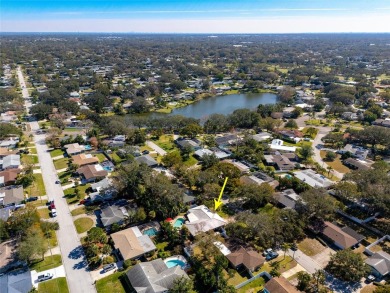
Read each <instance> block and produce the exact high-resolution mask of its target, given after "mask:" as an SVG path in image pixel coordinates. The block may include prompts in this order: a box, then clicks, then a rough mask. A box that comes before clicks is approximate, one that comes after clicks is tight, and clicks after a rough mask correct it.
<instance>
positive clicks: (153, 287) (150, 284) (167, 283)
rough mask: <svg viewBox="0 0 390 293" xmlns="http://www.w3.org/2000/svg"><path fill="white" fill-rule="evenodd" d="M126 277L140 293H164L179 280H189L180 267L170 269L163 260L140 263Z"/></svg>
mask: <svg viewBox="0 0 390 293" xmlns="http://www.w3.org/2000/svg"><path fill="white" fill-rule="evenodd" d="M126 275H127V277H128V278H129V281H130V283H131V285H132V286H133V288H134V289H135V291H136V292H138V293H163V292H166V291H168V290H169V289H170V288H171V287H172V285H173V282H174V281H175V280H176V279H177V278H180V277H181V276H184V277H185V278H188V276H187V274H186V273H185V272H184V270H183V269H182V268H181V267H180V266H175V267H172V268H168V267H167V265H166V264H165V263H164V261H163V260H162V259H161V258H159V259H156V260H152V261H150V262H144V263H138V264H136V265H135V266H134V267H133V268H132V269H131V270H129V271H128V272H127V273H126Z"/></svg>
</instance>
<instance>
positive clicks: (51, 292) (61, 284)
mask: <svg viewBox="0 0 390 293" xmlns="http://www.w3.org/2000/svg"><path fill="white" fill-rule="evenodd" d="M38 292H39V293H69V289H68V284H67V283H66V278H65V277H61V278H55V279H53V280H49V281H46V282H43V283H39V285H38Z"/></svg>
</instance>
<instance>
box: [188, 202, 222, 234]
mask: <svg viewBox="0 0 390 293" xmlns="http://www.w3.org/2000/svg"><path fill="white" fill-rule="evenodd" d="M186 218H187V221H186V222H185V223H184V224H185V226H186V227H187V228H188V230H189V231H190V233H191V235H192V236H195V235H196V234H198V233H199V232H207V231H210V230H215V229H217V228H220V227H223V226H225V225H226V221H225V220H224V219H222V218H221V217H220V216H219V215H218V214H217V213H213V212H211V211H210V210H209V209H208V207H206V206H205V205H201V206H197V207H194V208H191V209H189V210H188V212H187V214H186Z"/></svg>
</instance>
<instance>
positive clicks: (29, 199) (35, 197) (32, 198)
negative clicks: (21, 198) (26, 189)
mask: <svg viewBox="0 0 390 293" xmlns="http://www.w3.org/2000/svg"><path fill="white" fill-rule="evenodd" d="M36 200H38V196H31V197H29V198H28V199H26V201H27V202H30V201H36Z"/></svg>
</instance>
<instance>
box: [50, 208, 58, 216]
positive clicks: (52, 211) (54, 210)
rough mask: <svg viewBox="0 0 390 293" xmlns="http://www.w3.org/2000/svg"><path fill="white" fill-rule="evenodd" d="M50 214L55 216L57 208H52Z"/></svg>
mask: <svg viewBox="0 0 390 293" xmlns="http://www.w3.org/2000/svg"><path fill="white" fill-rule="evenodd" d="M51 216H52V217H53V218H54V217H57V210H56V209H52V210H51Z"/></svg>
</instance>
